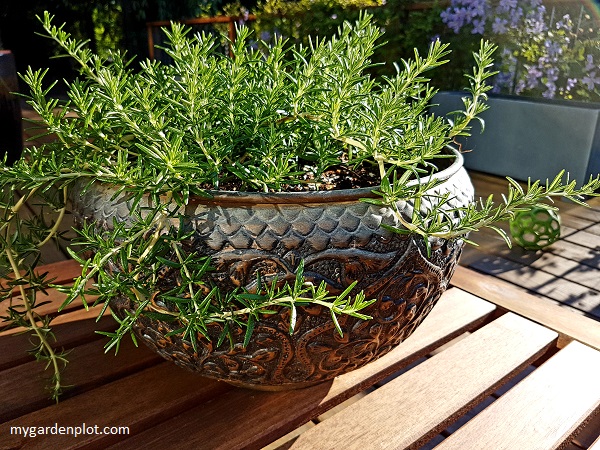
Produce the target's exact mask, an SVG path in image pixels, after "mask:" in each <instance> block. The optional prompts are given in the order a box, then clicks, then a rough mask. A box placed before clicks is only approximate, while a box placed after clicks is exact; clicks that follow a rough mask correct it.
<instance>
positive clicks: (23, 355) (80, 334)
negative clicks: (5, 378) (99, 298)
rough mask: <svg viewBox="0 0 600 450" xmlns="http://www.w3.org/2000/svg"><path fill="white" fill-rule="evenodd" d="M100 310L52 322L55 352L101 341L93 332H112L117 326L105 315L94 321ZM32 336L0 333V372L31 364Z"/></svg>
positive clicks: (71, 314)
mask: <svg viewBox="0 0 600 450" xmlns="http://www.w3.org/2000/svg"><path fill="white" fill-rule="evenodd" d="M99 313H100V308H91V309H89V310H85V309H80V310H76V311H72V312H69V313H65V314H61V315H60V316H58V317H57V318H55V319H54V320H53V321H52V322H51V326H52V330H53V332H54V336H55V340H54V341H51V344H52V347H53V348H54V349H60V348H65V349H69V348H73V347H76V346H78V345H82V344H84V343H86V342H90V341H92V340H95V339H100V338H101V336H100V335H99V334H95V331H112V330H114V329H115V328H116V323H115V321H114V319H113V318H112V317H110V313H109V312H108V311H105V313H104V315H103V317H102V318H101V319H100V320H98V321H96V319H97V316H98V314H99ZM30 340H31V333H29V332H23V329H21V328H14V329H10V330H7V331H4V332H2V333H0V370H3V369H7V368H9V367H14V366H17V365H19V364H24V363H26V362H29V361H33V360H34V357H33V356H32V355H29V354H28V351H29V350H30V349H31V348H32V344H31V342H30Z"/></svg>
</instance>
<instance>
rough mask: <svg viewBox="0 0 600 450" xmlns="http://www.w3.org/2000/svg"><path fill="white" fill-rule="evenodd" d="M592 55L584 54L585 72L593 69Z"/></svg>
mask: <svg viewBox="0 0 600 450" xmlns="http://www.w3.org/2000/svg"><path fill="white" fill-rule="evenodd" d="M594 68H595V66H594V56H593V55H589V54H588V55H586V57H585V70H586V72H589V71H590V70H592V69H594Z"/></svg>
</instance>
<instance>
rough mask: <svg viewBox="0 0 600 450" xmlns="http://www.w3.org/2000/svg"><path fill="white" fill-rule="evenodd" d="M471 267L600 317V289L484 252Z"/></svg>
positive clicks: (472, 262) (471, 263)
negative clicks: (487, 254)
mask: <svg viewBox="0 0 600 450" xmlns="http://www.w3.org/2000/svg"><path fill="white" fill-rule="evenodd" d="M469 267H471V268H473V269H475V270H478V271H479V272H482V273H485V274H488V275H491V276H493V277H496V278H500V279H502V280H505V281H508V282H510V283H512V284H514V285H517V286H520V287H522V288H524V289H526V290H528V291H529V292H533V293H536V294H541V295H542V296H545V297H548V298H550V299H552V300H556V301H557V302H560V303H564V304H566V305H569V306H572V307H574V308H576V309H578V310H580V311H582V312H586V313H589V314H592V315H595V316H598V317H600V291H598V290H596V289H591V288H589V287H587V286H583V285H581V284H578V283H574V282H572V281H570V280H567V279H565V278H561V277H557V276H555V275H552V274H550V273H548V272H545V271H542V270H537V269H535V268H533V267H531V266H526V265H522V264H518V263H515V262H513V261H509V260H507V259H504V258H502V257H499V256H497V257H490V256H486V255H482V257H481V259H479V260H478V261H471V262H470V264H469Z"/></svg>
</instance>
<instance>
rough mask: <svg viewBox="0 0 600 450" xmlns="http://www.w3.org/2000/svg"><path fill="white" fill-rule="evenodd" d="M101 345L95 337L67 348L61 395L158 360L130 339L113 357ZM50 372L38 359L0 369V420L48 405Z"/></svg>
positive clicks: (67, 394) (80, 390)
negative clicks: (67, 361) (15, 386)
mask: <svg viewBox="0 0 600 450" xmlns="http://www.w3.org/2000/svg"><path fill="white" fill-rule="evenodd" d="M104 344H105V340H104V339H102V340H96V341H93V342H90V343H87V344H84V345H81V346H78V347H75V348H74V349H72V350H71V351H70V353H69V361H70V362H69V365H68V366H67V368H66V369H65V371H64V383H65V385H67V386H70V387H69V388H67V389H66V390H65V393H64V396H63V398H65V399H66V398H68V397H69V396H72V395H75V394H77V393H80V392H84V391H87V390H89V389H93V388H95V387H97V386H98V385H100V384H102V383H105V382H108V381H110V380H115V379H117V378H120V377H123V376H125V375H127V374H129V373H132V372H135V371H136V370H139V369H141V368H143V367H148V366H151V365H155V364H157V363H158V362H160V361H161V358H160V357H159V356H158V355H157V354H155V353H154V352H151V351H150V349H148V348H146V347H139V348H136V347H134V346H133V344H132V342H131V340H130V339H125V340H124V342H123V344H122V345H121V349H120V351H119V353H118V355H116V356H115V355H114V354H113V353H109V354H106V353H104V348H103V347H104ZM49 375H50V371H48V372H45V371H44V364H40V363H38V362H37V361H32V362H28V363H25V364H21V365H18V366H15V367H11V368H9V369H5V370H3V371H1V372H0V392H2V401H1V402H0V422H4V421H7V420H12V419H14V418H16V417H19V416H21V415H23V414H27V413H30V412H32V411H35V410H36V409H40V408H42V407H45V406H48V405H51V404H52V403H53V402H52V400H50V399H49V398H48V397H49V394H48V392H47V391H46V390H45V387H46V385H47V383H48V379H47V378H48V376H49ZM15 380H18V383H19V388H18V389H14V383H15ZM90 406H91V405H90Z"/></svg>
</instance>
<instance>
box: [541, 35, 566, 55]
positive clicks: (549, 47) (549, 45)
mask: <svg viewBox="0 0 600 450" xmlns="http://www.w3.org/2000/svg"><path fill="white" fill-rule="evenodd" d="M544 47H545V48H546V51H547V52H548V56H549V57H550V58H557V57H558V56H559V55H561V54H562V52H563V49H562V47H561V45H560V44H559V43H558V42H555V41H553V40H550V39H546V41H545V42H544Z"/></svg>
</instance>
